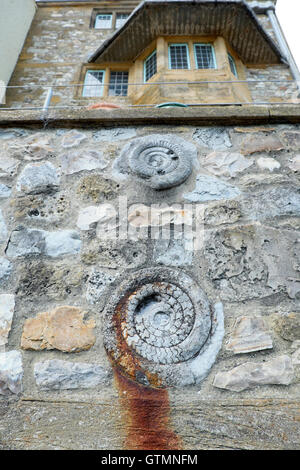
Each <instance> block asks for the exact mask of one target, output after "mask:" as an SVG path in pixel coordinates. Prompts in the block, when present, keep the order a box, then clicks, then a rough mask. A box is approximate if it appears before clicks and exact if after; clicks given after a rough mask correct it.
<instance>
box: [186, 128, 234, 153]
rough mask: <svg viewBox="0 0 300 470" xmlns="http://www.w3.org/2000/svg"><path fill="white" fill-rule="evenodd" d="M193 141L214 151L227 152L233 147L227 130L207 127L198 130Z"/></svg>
mask: <svg viewBox="0 0 300 470" xmlns="http://www.w3.org/2000/svg"><path fill="white" fill-rule="evenodd" d="M193 139H194V140H195V141H196V142H198V143H199V144H200V145H204V146H205V147H208V148H210V149H213V150H226V149H227V148H229V147H232V143H231V140H230V137H229V135H228V132H227V130H226V129H222V128H216V127H206V128H204V127H203V128H201V129H196V130H195V132H194V134H193Z"/></svg>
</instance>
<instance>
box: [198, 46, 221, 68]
mask: <svg viewBox="0 0 300 470" xmlns="http://www.w3.org/2000/svg"><path fill="white" fill-rule="evenodd" d="M194 53H195V62H196V67H197V69H216V68H217V63H216V56H215V50H214V48H213V46H212V45H211V44H194Z"/></svg>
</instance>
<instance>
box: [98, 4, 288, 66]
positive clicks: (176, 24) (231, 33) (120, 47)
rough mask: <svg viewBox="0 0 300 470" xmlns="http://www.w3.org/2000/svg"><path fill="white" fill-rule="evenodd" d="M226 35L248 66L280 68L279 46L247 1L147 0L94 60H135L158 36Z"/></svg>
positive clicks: (104, 43) (99, 51)
mask: <svg viewBox="0 0 300 470" xmlns="http://www.w3.org/2000/svg"><path fill="white" fill-rule="evenodd" d="M171 35H176V36H179V35H185V36H187V35H193V36H212V35H216V36H223V37H224V38H225V39H226V40H227V41H228V43H229V44H230V46H231V47H232V48H233V49H234V50H235V51H236V53H237V54H238V55H239V57H240V59H241V60H242V61H243V62H245V63H247V64H249V65H251V64H252V65H254V64H277V63H280V62H281V61H282V56H281V53H280V51H279V48H278V47H277V46H276V44H275V43H274V42H273V40H272V39H271V37H270V36H269V35H268V34H267V33H266V31H265V30H264V28H263V27H262V26H261V24H260V23H259V21H258V19H257V17H256V15H255V14H254V12H253V11H252V9H251V8H250V7H249V6H248V5H247V4H246V3H245V2H244V0H166V1H161V0H145V1H143V2H142V3H140V5H139V6H138V7H137V8H136V9H135V10H134V11H133V12H132V14H131V15H130V16H129V18H128V19H127V21H126V22H125V23H124V25H123V26H122V27H121V28H119V29H118V30H117V31H116V32H115V33H114V34H113V35H112V36H111V37H110V38H108V39H107V40H106V41H104V42H103V43H102V44H101V46H100V47H99V48H98V49H97V50H96V52H95V53H94V54H93V55H92V56H91V57H90V58H89V62H96V63H100V62H130V61H133V60H135V58H136V57H137V56H138V55H139V54H140V53H141V52H142V51H143V50H144V49H145V47H147V46H148V45H149V44H150V43H151V41H153V40H154V39H156V38H157V37H158V36H171Z"/></svg>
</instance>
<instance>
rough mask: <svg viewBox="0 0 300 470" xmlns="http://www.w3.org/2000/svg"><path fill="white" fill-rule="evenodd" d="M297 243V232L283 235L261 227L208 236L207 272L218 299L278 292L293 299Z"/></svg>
mask: <svg viewBox="0 0 300 470" xmlns="http://www.w3.org/2000/svg"><path fill="white" fill-rule="evenodd" d="M297 240H298V233H297V231H292V230H286V231H284V236H283V232H282V230H280V229H272V228H270V227H264V226H261V225H260V224H251V225H244V226H239V227H235V228H232V229H230V228H228V229H224V230H218V231H217V232H215V233H207V236H206V241H205V258H206V259H207V261H208V271H207V273H208V276H209V277H210V278H211V279H212V281H213V283H214V285H215V287H216V288H217V289H218V290H219V292H220V297H221V299H224V300H229V301H237V300H239V301H240V300H245V299H251V298H252V299H254V298H258V297H266V296H269V295H272V294H274V293H279V292H285V293H287V294H288V296H289V297H291V298H296V296H297V295H298V294H297V293H298V292H299V289H300V283H297V282H296V280H297V271H296V270H295V268H294V259H295V256H296V253H297V251H298V250H297Z"/></svg>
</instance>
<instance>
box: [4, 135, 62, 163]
mask: <svg viewBox="0 0 300 470" xmlns="http://www.w3.org/2000/svg"><path fill="white" fill-rule="evenodd" d="M50 141H51V138H50V136H49V135H47V134H45V133H42V132H39V133H36V134H33V135H31V136H29V137H26V138H25V139H22V140H18V141H13V142H12V143H11V144H9V145H8V147H9V151H10V152H12V153H13V155H14V156H18V157H21V158H22V159H23V160H30V161H32V160H33V161H34V160H42V159H43V158H51V157H53V155H54V150H53V147H52V146H51V144H50Z"/></svg>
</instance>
